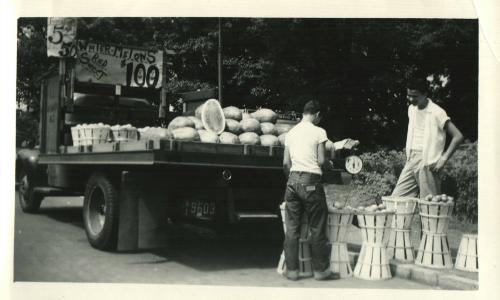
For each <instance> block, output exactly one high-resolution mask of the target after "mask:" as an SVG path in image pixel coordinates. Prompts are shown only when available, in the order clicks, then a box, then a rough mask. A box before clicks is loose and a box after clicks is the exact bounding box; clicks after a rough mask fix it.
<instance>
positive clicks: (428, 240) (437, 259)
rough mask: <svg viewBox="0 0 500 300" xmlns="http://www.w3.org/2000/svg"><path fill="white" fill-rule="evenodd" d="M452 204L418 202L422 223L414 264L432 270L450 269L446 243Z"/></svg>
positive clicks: (450, 262)
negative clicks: (420, 237)
mask: <svg viewBox="0 0 500 300" xmlns="http://www.w3.org/2000/svg"><path fill="white" fill-rule="evenodd" d="M453 205H454V204H453V203H448V202H429V201H424V200H419V201H418V207H419V211H420V219H421V222H422V240H421V241H420V245H419V247H418V253H417V258H416V259H415V264H417V265H421V266H424V267H428V268H434V269H451V268H453V263H452V260H451V255H450V246H449V243H448V236H447V235H446V234H447V232H448V223H449V220H450V217H451V214H452V212H453Z"/></svg>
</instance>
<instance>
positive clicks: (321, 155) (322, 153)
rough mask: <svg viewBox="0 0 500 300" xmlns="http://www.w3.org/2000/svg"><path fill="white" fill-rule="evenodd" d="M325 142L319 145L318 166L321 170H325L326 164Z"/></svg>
mask: <svg viewBox="0 0 500 300" xmlns="http://www.w3.org/2000/svg"><path fill="white" fill-rule="evenodd" d="M325 152H326V150H325V142H323V143H319V144H318V165H319V167H320V168H323V167H324V166H325V163H326V158H325Z"/></svg>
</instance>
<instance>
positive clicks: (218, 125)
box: [168, 99, 293, 146]
mask: <svg viewBox="0 0 500 300" xmlns="http://www.w3.org/2000/svg"><path fill="white" fill-rule="evenodd" d="M277 119H278V115H277V114H276V113H275V112H274V111H272V110H271V109H267V108H261V109H259V110H257V111H255V112H253V113H251V114H250V113H246V112H244V111H243V110H241V109H239V108H238V107H235V106H228V107H225V108H222V107H221V106H220V104H219V101H217V100H216V99H209V100H207V101H206V102H205V103H204V104H202V105H200V106H199V107H198V108H197V109H196V111H195V116H180V117H177V118H175V119H173V120H172V121H171V122H170V124H169V125H168V130H169V132H170V133H171V137H172V138H173V139H175V140H181V141H201V142H203V143H221V144H245V145H263V146H278V145H280V144H281V145H284V141H285V135H286V133H287V132H288V131H289V130H290V129H291V128H292V127H293V126H292V125H289V124H276V121H277Z"/></svg>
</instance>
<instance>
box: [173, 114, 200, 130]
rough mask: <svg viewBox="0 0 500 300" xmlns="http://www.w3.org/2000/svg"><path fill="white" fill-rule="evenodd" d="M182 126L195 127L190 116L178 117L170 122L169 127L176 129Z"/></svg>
mask: <svg viewBox="0 0 500 300" xmlns="http://www.w3.org/2000/svg"><path fill="white" fill-rule="evenodd" d="M182 127H192V128H194V122H193V121H192V120H191V119H189V118H188V117H182V116H181V117H176V118H175V119H173V120H172V121H171V122H170V123H169V124H168V129H170V130H174V129H177V128H182Z"/></svg>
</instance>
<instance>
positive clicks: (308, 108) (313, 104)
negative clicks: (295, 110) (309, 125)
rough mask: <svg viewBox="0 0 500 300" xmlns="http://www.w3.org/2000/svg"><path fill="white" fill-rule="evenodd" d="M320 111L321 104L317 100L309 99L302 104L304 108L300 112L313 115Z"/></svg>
mask: <svg viewBox="0 0 500 300" xmlns="http://www.w3.org/2000/svg"><path fill="white" fill-rule="evenodd" d="M320 111H321V104H320V103H319V102H318V101H317V100H310V101H308V102H307V103H306V104H305V105H304V110H303V111H302V113H304V114H309V115H314V114H315V113H317V112H320Z"/></svg>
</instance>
